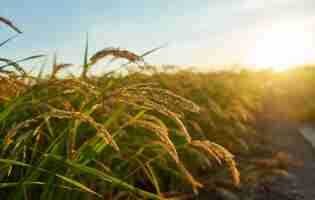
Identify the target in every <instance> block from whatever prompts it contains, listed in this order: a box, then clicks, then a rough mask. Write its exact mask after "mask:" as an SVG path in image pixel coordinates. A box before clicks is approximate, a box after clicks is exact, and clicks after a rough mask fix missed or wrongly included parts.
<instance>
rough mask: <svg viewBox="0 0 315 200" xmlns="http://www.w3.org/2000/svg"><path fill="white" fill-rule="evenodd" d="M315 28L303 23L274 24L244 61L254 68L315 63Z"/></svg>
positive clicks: (254, 44) (258, 40)
mask: <svg viewBox="0 0 315 200" xmlns="http://www.w3.org/2000/svg"><path fill="white" fill-rule="evenodd" d="M313 37H314V36H313V35H312V34H311V31H307V30H305V28H304V27H303V26H299V25H294V23H293V24H292V23H291V24H287V25H278V26H274V27H270V28H268V29H266V30H264V31H263V32H260V33H259V34H257V36H256V39H255V41H254V42H253V45H252V48H249V51H248V53H247V55H246V56H245V61H244V64H245V65H246V66H249V67H251V68H254V69H262V68H273V69H274V70H276V71H284V70H286V69H288V68H291V67H295V66H300V65H305V64H309V63H311V62H314V57H315V43H314V41H315V40H314V38H313Z"/></svg>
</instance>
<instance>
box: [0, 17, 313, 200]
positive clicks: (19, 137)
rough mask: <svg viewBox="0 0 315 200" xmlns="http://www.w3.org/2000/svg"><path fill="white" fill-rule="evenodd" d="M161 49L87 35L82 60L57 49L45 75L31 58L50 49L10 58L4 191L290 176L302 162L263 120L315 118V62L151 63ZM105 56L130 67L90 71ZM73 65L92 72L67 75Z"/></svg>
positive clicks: (81, 195)
mask: <svg viewBox="0 0 315 200" xmlns="http://www.w3.org/2000/svg"><path fill="white" fill-rule="evenodd" d="M0 22H2V23H3V24H5V25H7V26H8V28H11V29H13V30H14V31H16V32H17V34H21V33H22V32H21V31H20V30H19V29H18V28H17V27H16V26H15V25H14V24H13V23H12V22H11V21H9V20H7V19H5V18H2V17H0ZM9 41H10V39H9V40H6V41H4V42H3V43H1V44H0V47H1V48H3V49H5V48H4V45H5V44H7V43H8V42H9ZM156 50H158V49H154V50H152V51H148V52H147V53H146V54H144V55H138V54H136V53H133V52H130V51H128V50H124V49H118V48H105V49H103V50H100V51H99V52H96V53H95V54H94V55H92V56H89V55H88V43H87V45H86V49H85V57H84V58H83V59H82V60H84V62H83V64H82V65H73V64H69V63H63V62H60V61H58V59H57V56H55V58H54V60H53V63H52V64H51V69H52V70H51V71H52V72H51V73H50V74H43V73H41V72H39V73H38V74H36V75H34V74H30V73H29V72H27V71H26V69H25V68H24V67H23V62H24V61H32V60H34V59H38V58H41V57H43V55H35V56H30V57H28V58H22V59H20V60H17V61H12V60H10V59H7V58H0V63H1V64H0V130H1V132H0V163H1V164H0V168H1V170H0V198H1V199H47V200H48V199H82V200H85V199H113V200H114V199H115V200H118V199H157V200H162V199H173V200H175V199H178V200H179V199H193V198H198V193H199V192H200V191H211V190H215V189H220V191H227V192H230V193H234V194H235V195H240V194H239V193H240V192H239V191H243V192H244V193H246V190H244V189H242V188H247V187H251V186H252V185H257V184H260V183H262V182H264V181H267V180H270V179H272V178H273V177H275V176H286V175H287V174H288V172H287V171H286V168H287V166H289V165H294V163H295V161H294V160H290V158H289V156H288V155H287V154H286V153H285V152H277V151H275V150H273V149H269V148H266V147H265V144H266V142H268V141H266V139H265V138H264V137H263V134H261V133H260V132H258V131H257V130H256V129H255V127H256V125H257V124H259V123H260V122H261V121H264V120H277V119H279V118H287V119H288V120H292V121H298V122H304V121H311V120H314V118H315V114H314V113H315V104H314V103H313V102H312V101H308V99H312V98H313V96H315V93H314V90H313V88H314V86H315V85H314V84H315V81H314V80H313V78H312V77H314V75H315V74H314V73H315V70H314V68H312V67H311V66H309V67H303V68H297V69H292V70H289V71H287V72H283V73H276V72H273V71H272V70H264V71H259V72H252V71H248V70H240V71H220V72H207V73H205V72H204V73H201V72H193V71H189V70H180V68H176V67H171V66H165V67H163V68H161V67H154V66H151V65H148V64H147V63H145V61H144V57H145V56H146V55H147V54H150V53H151V52H153V51H156ZM104 59H111V60H110V62H112V61H115V60H117V59H124V60H127V62H128V65H126V66H121V67H120V68H119V66H118V67H117V69H118V70H117V71H113V72H110V73H107V74H99V75H98V76H91V75H89V70H90V69H91V68H92V67H93V66H94V65H95V64H96V63H99V62H100V61H101V60H104ZM130 64H131V65H132V66H136V67H135V68H133V69H134V70H130V69H129V70H128V68H127V67H128V66H129V65H130ZM68 67H72V68H77V69H79V70H80V71H81V74H80V75H78V76H61V75H60V73H61V71H63V70H64V69H65V68H68ZM122 71H123V72H122ZM183 80H185V81H183ZM297 83H298V84H297ZM301 104H302V105H303V106H299V105H301Z"/></svg>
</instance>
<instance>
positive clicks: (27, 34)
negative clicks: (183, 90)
mask: <svg viewBox="0 0 315 200" xmlns="http://www.w3.org/2000/svg"><path fill="white" fill-rule="evenodd" d="M0 16H3V17H6V18H9V19H11V20H12V21H14V22H15V23H16V24H17V25H18V26H19V27H20V29H22V30H23V32H24V33H23V35H21V36H19V37H18V38H17V39H15V40H14V41H13V42H11V43H10V44H9V45H8V46H6V48H2V49H0V51H1V56H2V57H9V58H17V57H19V58H20V57H25V56H29V55H33V54H37V53H45V54H49V55H51V54H53V53H54V52H57V53H58V56H59V58H60V60H63V61H64V62H72V63H80V62H81V60H82V57H83V56H82V55H83V49H84V40H85V33H86V32H87V31H88V32H89V40H90V47H91V48H90V52H95V51H97V50H100V49H102V48H105V47H112V46H113V47H120V48H126V49H130V50H133V51H135V52H138V53H141V52H144V51H146V50H148V49H151V48H154V47H157V46H159V45H161V44H164V43H166V42H169V45H168V46H167V47H166V48H165V49H163V50H161V51H158V52H156V53H155V54H154V55H151V56H149V57H147V58H146V60H147V61H148V62H149V63H152V64H177V65H186V66H197V65H198V66H202V67H204V68H209V67H211V66H213V65H229V64H238V63H239V64H242V62H243V61H244V57H246V55H247V54H248V52H249V51H251V48H253V44H254V43H255V42H256V41H257V38H259V37H258V36H257V35H259V34H262V33H265V32H268V27H272V26H277V24H282V23H287V24H290V23H291V22H292V29H298V28H301V27H302V29H305V30H303V31H304V32H311V33H312V34H313V35H314V37H315V1H314V0H155V1H154V0H137V1H127V0H66V1H61V0H55V1H43V0H10V1H4V2H2V3H1V7H0ZM288 22H289V23H288ZM289 26H291V25H289ZM295 26H296V28H295ZM11 34H13V33H12V32H10V31H9V30H6V29H5V28H4V27H3V26H0V38H1V40H3V39H5V38H6V37H8V36H10V35H11ZM288 42H289V41H288ZM309 42H313V40H311V41H309ZM313 46H314V47H315V43H314V45H313ZM314 55H315V51H314Z"/></svg>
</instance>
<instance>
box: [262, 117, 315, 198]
mask: <svg viewBox="0 0 315 200" xmlns="http://www.w3.org/2000/svg"><path fill="white" fill-rule="evenodd" d="M267 124H268V125H265V127H264V129H265V130H264V132H265V133H267V135H268V137H270V141H271V143H272V145H274V147H275V148H277V149H279V150H281V151H287V152H289V153H290V154H292V155H293V156H294V157H296V158H298V159H300V160H302V161H303V162H304V166H303V167H301V168H291V169H289V172H290V173H291V174H292V175H294V178H293V180H294V181H293V183H290V182H289V181H279V183H278V184H276V185H277V186H276V187H279V189H282V190H288V192H292V193H300V194H302V195H303V196H304V199H306V200H315V151H314V148H313V147H312V145H311V144H310V143H309V142H308V141H307V140H306V139H305V138H304V137H303V136H302V134H300V132H299V128H301V126H300V125H299V124H294V123H289V122H269V123H267Z"/></svg>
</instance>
